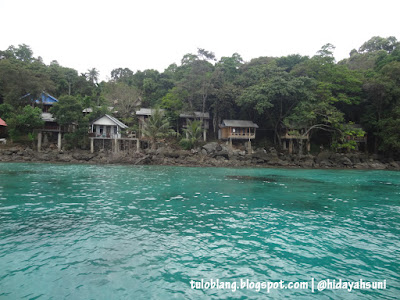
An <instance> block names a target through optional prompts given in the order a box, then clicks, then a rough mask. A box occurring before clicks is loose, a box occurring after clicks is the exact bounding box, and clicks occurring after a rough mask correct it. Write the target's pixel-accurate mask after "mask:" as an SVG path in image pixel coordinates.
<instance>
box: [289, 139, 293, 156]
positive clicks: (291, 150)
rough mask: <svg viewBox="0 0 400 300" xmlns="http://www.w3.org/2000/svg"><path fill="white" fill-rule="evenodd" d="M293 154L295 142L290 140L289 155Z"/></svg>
mask: <svg viewBox="0 0 400 300" xmlns="http://www.w3.org/2000/svg"><path fill="white" fill-rule="evenodd" d="M292 153H293V140H292V139H290V140H289V154H292Z"/></svg>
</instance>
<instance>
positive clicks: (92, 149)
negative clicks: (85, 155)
mask: <svg viewBox="0 0 400 300" xmlns="http://www.w3.org/2000/svg"><path fill="white" fill-rule="evenodd" d="M90 153H94V138H91V139H90Z"/></svg>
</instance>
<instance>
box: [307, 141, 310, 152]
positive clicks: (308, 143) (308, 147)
mask: <svg viewBox="0 0 400 300" xmlns="http://www.w3.org/2000/svg"><path fill="white" fill-rule="evenodd" d="M310 151H311V143H310V140H307V152H310Z"/></svg>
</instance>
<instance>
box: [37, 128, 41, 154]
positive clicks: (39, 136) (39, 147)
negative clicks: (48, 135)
mask: <svg viewBox="0 0 400 300" xmlns="http://www.w3.org/2000/svg"><path fill="white" fill-rule="evenodd" d="M37 137H38V140H37V150H38V152H41V151H42V132H41V131H39V133H38V136H37Z"/></svg>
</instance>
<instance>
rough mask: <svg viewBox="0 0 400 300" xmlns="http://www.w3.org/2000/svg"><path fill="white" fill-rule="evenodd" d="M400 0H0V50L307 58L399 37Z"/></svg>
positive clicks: (94, 63) (83, 63)
mask: <svg viewBox="0 0 400 300" xmlns="http://www.w3.org/2000/svg"><path fill="white" fill-rule="evenodd" d="M399 8H400V1H399V0H379V1H370V0H364V1H359V0H347V1H342V0H337V1H324V0H319V1H317V0H299V1H295V0H280V1H275V0H272V1H269V0H264V1H261V0H246V1H236V0H230V1H229V0H212V1H210V0H199V1H191V0H186V1H180V0H164V1H162V0H141V1H136V0H131V1H124V0H112V1H102V0H97V1H92V0H80V1H76V0H68V1H66V0H52V1H45V0H35V1H33V0H18V1H16V0H0V12H1V18H0V28H1V34H0V50H5V49H6V48H8V46H10V45H15V46H17V45H18V44H22V43H25V44H27V45H29V46H30V47H31V48H32V50H33V52H34V56H35V57H37V56H41V57H42V58H43V60H44V62H45V63H46V64H49V63H50V62H51V61H52V60H57V61H58V62H59V64H61V65H62V66H65V67H71V68H74V69H76V70H78V71H79V72H86V71H87V70H88V69H89V68H97V69H98V70H99V71H100V77H101V78H102V79H106V78H107V77H109V76H110V72H111V70H112V69H114V68H118V67H123V68H125V67H127V68H130V69H131V70H133V71H137V70H145V69H157V70H159V71H160V72H162V71H163V70H164V69H165V68H167V67H168V66H169V65H170V64H171V63H174V62H175V63H177V64H179V63H180V60H181V58H182V57H183V55H184V54H186V53H196V51H197V48H204V49H206V50H209V51H213V52H214V53H215V54H216V56H217V58H220V57H221V56H231V55H232V54H233V53H235V52H237V53H239V54H240V55H241V56H242V57H243V59H244V60H245V61H249V60H250V59H252V58H256V57H259V56H284V55H289V54H296V53H298V54H301V55H309V56H312V55H314V54H315V53H316V51H318V50H319V49H320V48H321V46H322V45H324V44H326V43H331V44H333V45H335V46H336V50H335V53H334V55H335V58H336V60H340V59H343V58H346V57H348V54H349V53H350V51H351V50H352V49H354V48H357V49H358V48H359V47H360V46H361V45H362V43H364V42H365V41H367V40H368V39H370V38H371V37H372V36H375V35H379V36H382V37H388V36H391V35H392V36H396V38H397V39H400V18H399Z"/></svg>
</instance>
